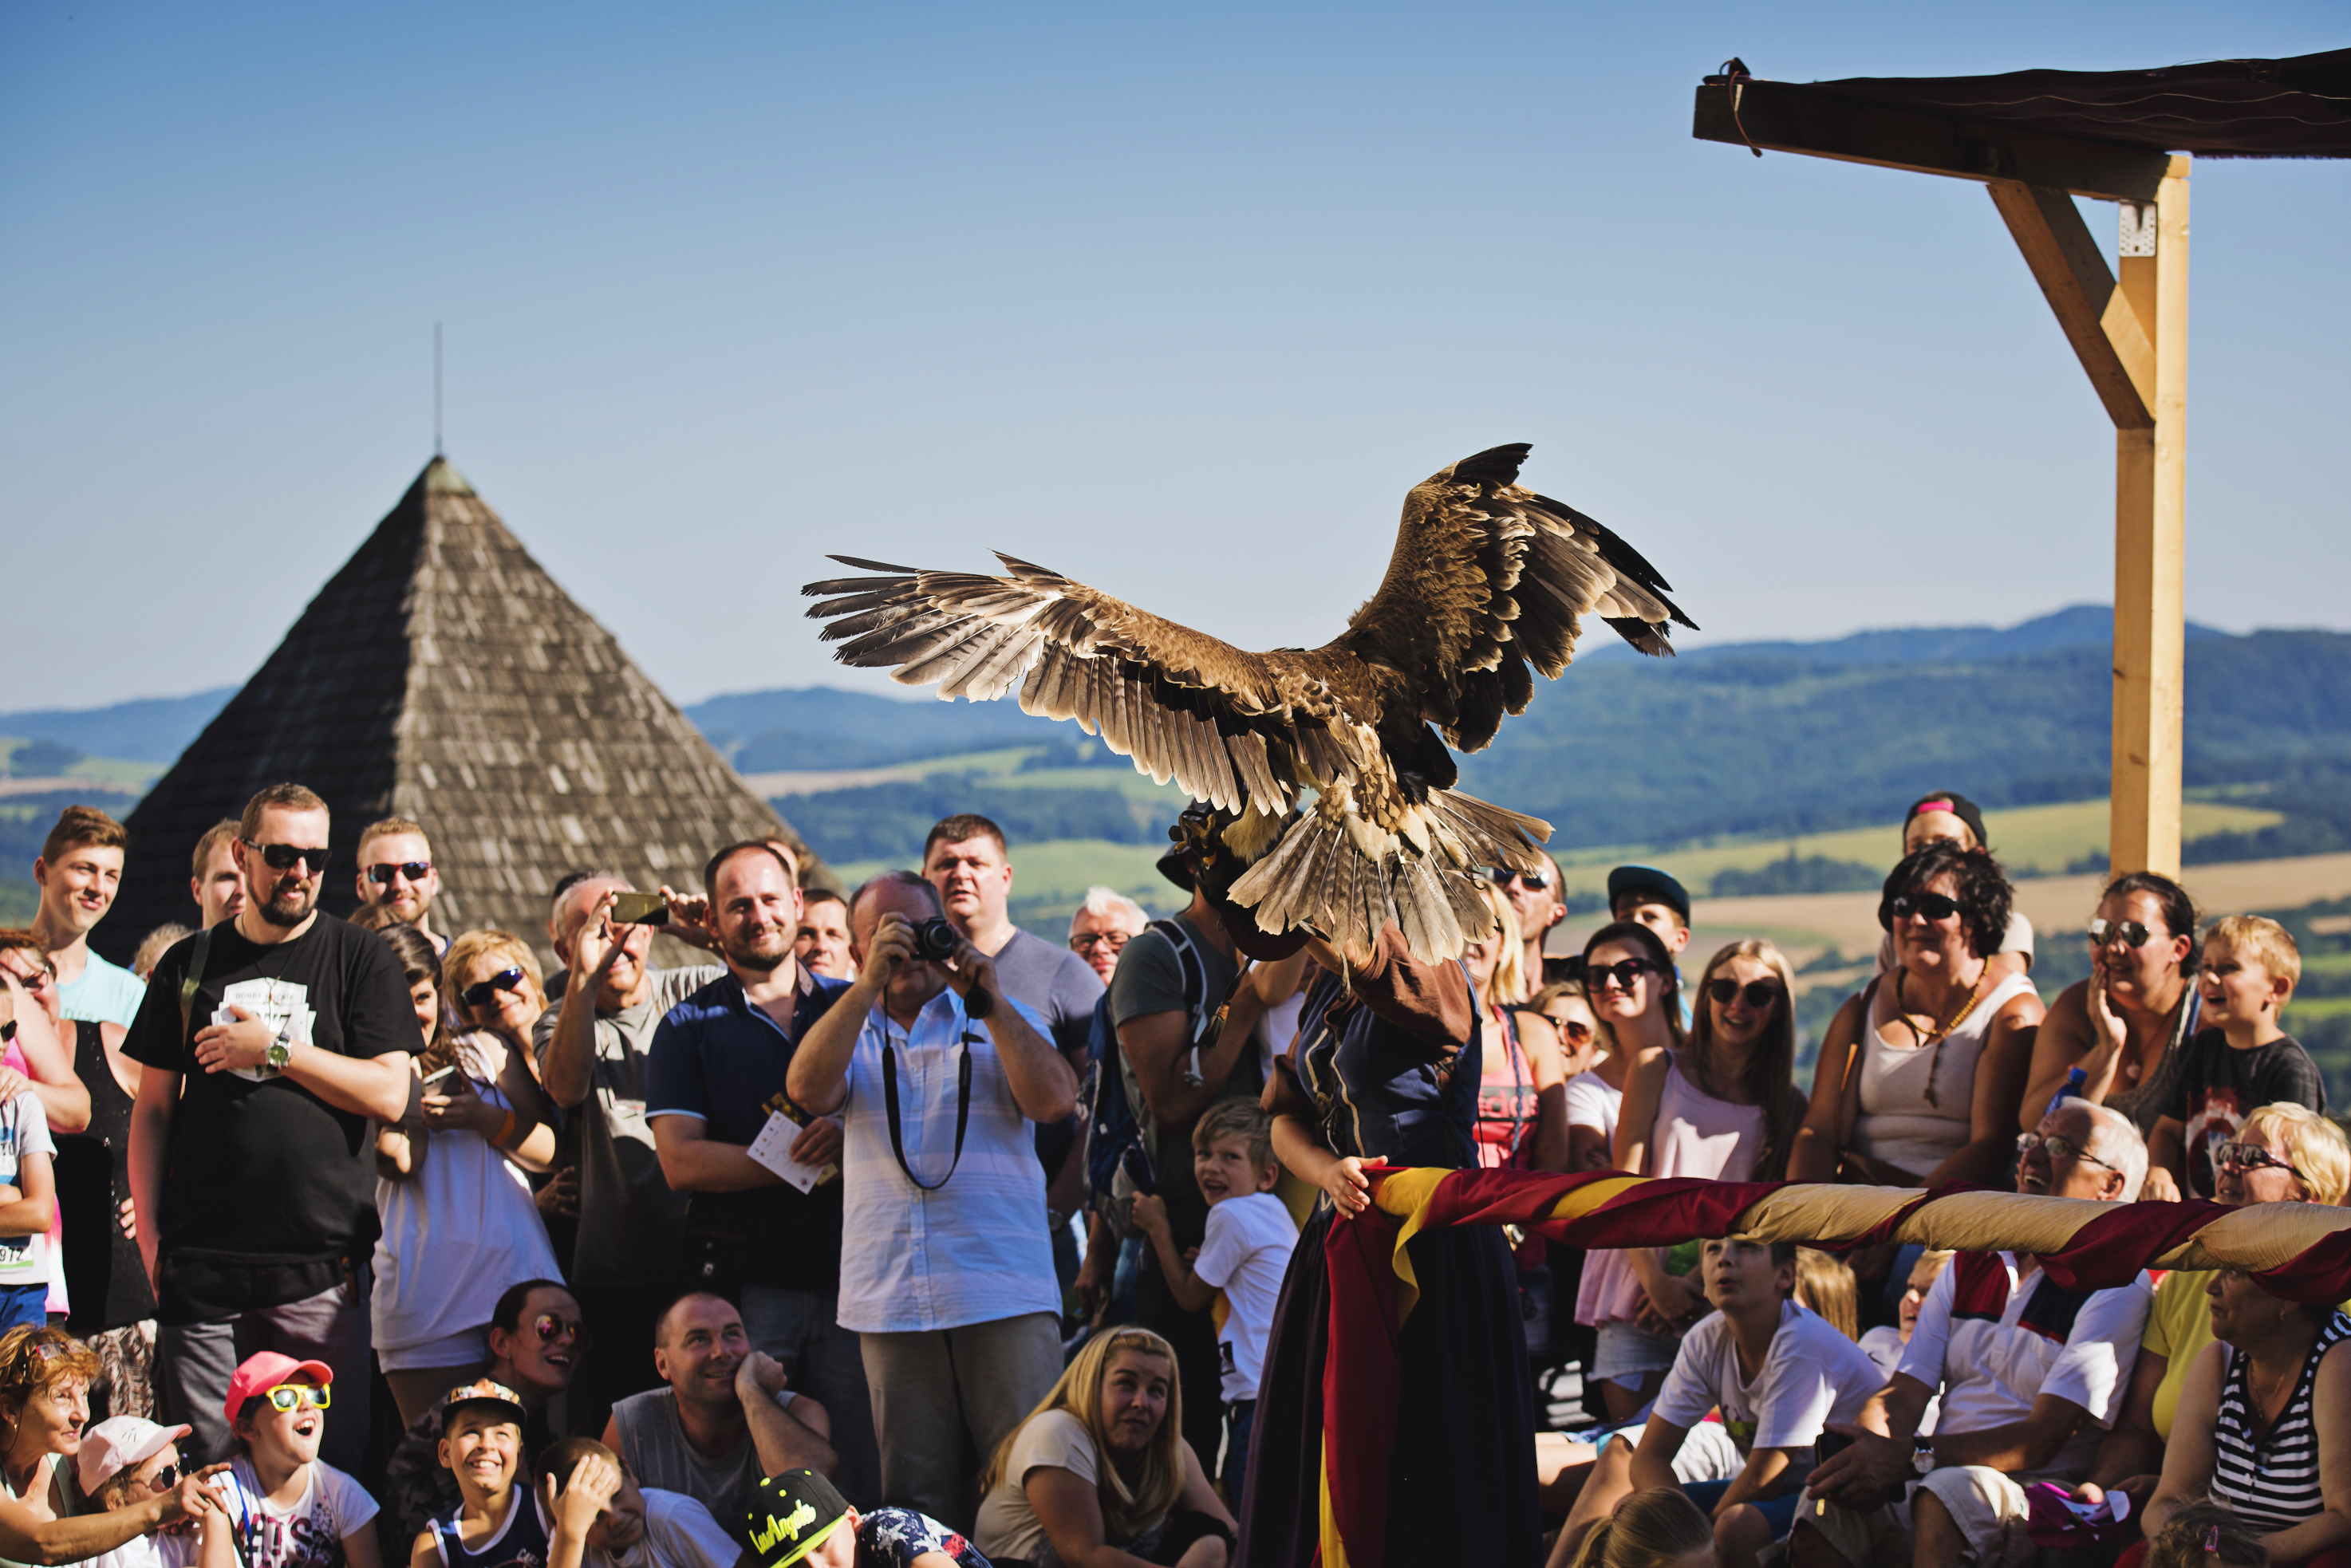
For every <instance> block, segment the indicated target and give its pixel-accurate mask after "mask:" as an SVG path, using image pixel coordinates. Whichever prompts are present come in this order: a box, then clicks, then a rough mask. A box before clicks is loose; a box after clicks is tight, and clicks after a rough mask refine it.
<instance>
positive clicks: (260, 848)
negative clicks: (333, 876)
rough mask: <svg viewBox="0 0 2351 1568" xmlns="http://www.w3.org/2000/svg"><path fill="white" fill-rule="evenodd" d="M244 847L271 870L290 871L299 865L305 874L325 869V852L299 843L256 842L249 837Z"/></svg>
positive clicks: (312, 874)
mask: <svg viewBox="0 0 2351 1568" xmlns="http://www.w3.org/2000/svg"><path fill="white" fill-rule="evenodd" d="M245 847H246V849H249V850H251V851H252V852H254V853H256V854H257V855H259V856H260V857H261V862H262V864H264V865H266V866H267V867H268V868H269V869H270V870H271V871H292V870H293V869H294V868H295V867H296V866H300V867H301V868H302V871H303V874H304V875H306V876H319V875H322V874H323V873H325V872H326V869H327V852H326V851H325V850H324V849H308V848H305V847H304V846H302V845H300V844H256V843H255V842H254V841H252V840H251V839H247V840H246V841H245Z"/></svg>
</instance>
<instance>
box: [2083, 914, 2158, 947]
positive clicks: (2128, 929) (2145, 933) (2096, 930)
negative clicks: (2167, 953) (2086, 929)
mask: <svg viewBox="0 0 2351 1568" xmlns="http://www.w3.org/2000/svg"><path fill="white" fill-rule="evenodd" d="M2153 935H2155V933H2153V932H2151V931H2149V930H2148V929H2147V927H2146V926H2144V925H2140V924H2139V923H2138V922H2137V921H2136V920H2093V921H2091V922H2090V945H2091V946H2094V947H2104V946H2106V945H2107V944H2109V943H2111V942H2114V941H2116V939H2118V938H2119V939H2120V941H2121V942H2122V945H2123V946H2126V947H2144V946H2147V938H2148V937H2149V936H2153Z"/></svg>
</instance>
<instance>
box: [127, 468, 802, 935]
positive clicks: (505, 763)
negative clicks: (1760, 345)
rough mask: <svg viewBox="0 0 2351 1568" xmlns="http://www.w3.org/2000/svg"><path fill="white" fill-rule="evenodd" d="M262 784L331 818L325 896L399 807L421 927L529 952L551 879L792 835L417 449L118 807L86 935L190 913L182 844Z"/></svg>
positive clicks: (347, 888) (350, 901)
mask: <svg viewBox="0 0 2351 1568" xmlns="http://www.w3.org/2000/svg"><path fill="white" fill-rule="evenodd" d="M283 779H291V780H294V781H295V782H298V783H301V784H306V785H308V787H309V788H311V789H315V790H317V791H318V792H319V794H320V795H322V796H324V797H325V798H326V800H327V803H328V805H329V808H331V810H332V811H333V813H334V832H333V838H332V840H331V847H332V849H333V852H334V860H333V862H332V864H331V865H330V866H329V869H328V872H327V880H326V884H325V890H324V894H323V898H322V902H323V903H324V904H325V905H326V907H327V908H328V909H329V910H331V911H333V912H335V913H337V914H349V913H350V910H351V909H352V907H353V905H354V904H355V902H356V900H355V898H354V895H353V891H352V883H353V879H354V877H355V876H356V874H357V868H358V861H357V858H356V856H357V851H358V847H359V835H360V829H362V828H364V827H365V826H366V825H367V824H368V823H370V822H371V821H376V820H378V819H379V818H382V817H388V816H402V817H413V818H414V819H415V820H416V821H419V822H422V823H423V825H424V828H425V831H426V832H427V833H428V834H429V835H430V837H431V839H432V841H433V856H434V862H435V864H437V865H438V866H439V868H440V872H441V885H442V891H441V895H440V898H439V900H438V902H437V903H436V904H434V925H437V926H439V927H440V928H441V929H443V930H445V931H462V930H466V929H469V928H472V927H475V926H486V925H495V926H503V927H505V928H506V929H507V930H509V931H513V932H515V933H517V935H519V936H524V937H525V938H527V939H528V940H529V941H531V942H532V943H534V944H537V945H540V946H542V947H543V945H544V943H545V940H546V930H547V908H548V894H549V891H550V890H551V889H552V888H553V887H554V885H555V883H557V882H558V881H559V880H560V879H561V878H562V877H563V876H564V875H566V874H567V873H570V872H572V871H576V870H589V869H610V870H614V871H618V872H621V873H623V874H625V875H627V876H629V877H630V878H632V880H633V881H634V882H635V883H636V884H637V885H638V886H640V887H644V888H652V887H657V886H659V885H660V884H662V883H664V882H666V883H669V884H670V885H671V886H673V887H677V888H681V889H684V888H687V887H695V886H698V885H699V882H700V877H701V870H702V862H703V861H704V859H705V857H707V856H708V855H709V853H710V852H712V851H713V850H715V849H716V848H718V847H719V846H720V845H722V844H726V843H731V842H734V841H737V840H741V839H750V838H762V837H767V836H770V835H778V834H780V835H781V836H782V837H784V838H785V839H787V840H788V841H790V842H793V843H795V844H797V843H799V837H798V835H797V834H794V833H793V832H792V831H791V830H790V829H789V828H787V827H785V826H784V824H783V822H782V821H780V820H779V819H778V817H777V816H776V814H775V812H774V811H773V810H770V809H769V808H768V805H767V803H766V802H765V801H763V800H760V799H759V798H758V796H756V795H754V794H753V793H752V792H751V790H750V789H749V787H748V786H747V785H746V784H744V782H743V780H742V779H740V778H738V777H737V775H736V773H735V770H734V769H733V768H729V767H728V766H727V765H726V760H725V759H724V758H721V757H720V756H719V755H718V754H717V752H716V751H714V750H713V749H711V747H710V744H709V742H707V741H705V739H703V737H702V734H701V732H700V731H699V730H697V729H695V727H694V726H693V724H692V723H691V722H690V721H688V720H687V718H686V716H684V714H682V713H680V712H679V711H678V710H677V708H676V706H674V704H672V703H671V702H670V700H669V699H668V698H667V697H665V696H664V695H662V693H661V691H660V689H659V688H658V687H656V686H655V685H653V682H652V681H650V680H648V679H646V678H645V675H644V673H643V671H641V670H639V669H638V668H637V666H636V665H635V664H634V663H632V661H631V660H630V658H629V656H628V655H627V654H626V653H622V651H621V645H620V644H619V643H617V642H615V641H614V640H613V637H612V634H611V632H607V631H606V630H604V628H603V627H602V626H601V625H599V624H598V623H597V622H596V619H595V617H593V616H591V615H590V614H589V613H588V612H586V611H585V610H583V609H581V608H580V606H579V605H578V604H577V603H575V602H573V601H572V600H571V598H570V596H569V594H566V593H565V592H564V591H563V590H562V589H560V588H559V587H558V586H556V583H555V580H554V579H552V578H550V577H549V576H548V575H547V572H546V570H544V569H542V568H541V567H540V566H539V564H538V562H537V561H536V560H533V559H531V557H530V553H529V552H528V550H526V549H523V547H522V544H521V541H519V540H518V539H517V538H515V537H514V535H513V534H512V533H510V532H508V531H507V526H506V524H505V523H504V522H502V521H500V520H499V517H498V515H497V514H496V512H494V511H492V510H491V509H490V508H489V507H488V506H487V505H486V504H485V503H484V502H483V501H482V499H481V497H478V496H476V495H475V493H474V488H473V486H471V485H469V484H467V483H466V482H465V476H463V475H461V474H459V473H458V472H457V470H456V468H455V466H453V465H451V464H449V463H448V462H447V461H446V460H445V459H443V458H440V457H435V458H434V460H433V461H432V462H431V463H429V464H427V465H425V467H424V471H423V473H422V474H420V475H418V476H417V478H416V482H415V483H414V484H413V485H411V486H409V487H408V493H407V494H406V495H404V496H402V497H401V498H400V503H399V505H397V506H395V507H392V511H391V512H390V513H389V514H388V515H386V517H384V519H383V521H382V522H381V523H379V524H377V525H376V528H375V532H374V533H372V534H371V535H370V536H369V537H368V539H367V541H366V542H365V543H364V544H362V545H360V548H359V549H358V551H357V552H356V553H354V554H353V555H352V557H351V559H350V560H348V561H346V562H344V563H343V567H342V570H340V571H338V572H336V573H335V575H334V576H333V577H332V578H330V579H329V580H328V582H327V585H326V587H325V588H323V589H322V590H320V591H319V596H318V597H317V598H316V599H314V600H312V601H310V604H309V606H308V609H306V610H304V611H303V612H302V615H301V618H300V619H299V620H298V621H297V622H295V623H294V626H293V629H292V630H291V631H289V632H287V634H286V640H285V641H284V642H283V643H279V644H278V645H277V651H276V652H275V653H271V654H270V655H269V657H268V659H267V660H266V661H265V662H264V663H263V664H262V666H261V668H260V669H259V670H257V671H256V672H255V674H254V675H253V678H252V679H251V680H249V681H247V682H246V685H245V688H244V690H242V691H240V692H239V693H237V695H235V697H234V698H232V699H231V700H230V702H229V705H228V706H226V707H225V708H224V709H222V710H221V713H220V715H219V716H218V717H216V718H214V720H213V722H212V723H211V725H210V726H208V727H206V728H205V730H204V734H203V735H201V736H199V737H197V738H196V740H195V742H194V744H193V745H191V746H190V747H188V749H187V750H186V751H185V752H183V753H182V754H181V757H180V759H179V760H178V761H177V762H176V763H174V764H172V770H171V771H170V772H168V773H166V774H165V775H164V776H163V777H162V779H161V780H159V781H158V782H157V783H156V785H155V787H154V789H152V790H151V791H149V793H148V795H147V796H146V798H145V799H144V800H141V802H140V804H139V808H138V810H136V811H134V812H133V813H132V814H131V821H130V823H129V826H130V829H131V852H130V859H129V864H128V865H127V866H126V867H125V869H124V875H123V882H122V892H121V894H120V897H119V898H118V899H117V900H116V903H115V906H114V909H113V911H112V912H111V913H110V915H109V916H108V917H107V920H106V922H105V924H104V925H100V926H99V930H98V932H97V933H96V934H95V935H97V936H99V937H100V938H103V939H104V940H103V941H102V942H101V946H103V947H105V948H106V949H107V950H108V951H110V952H111V951H113V950H116V949H121V950H123V951H124V952H125V953H127V952H128V950H129V949H130V948H131V947H133V946H136V945H137V944H138V942H139V939H140V938H141V936H143V935H144V934H145V933H146V932H148V931H149V930H151V929H152V928H153V927H154V926H156V925H162V923H164V922H165V921H170V920H178V921H183V922H193V918H194V915H195V907H194V905H193V903H192V902H191V901H190V899H189V895H188V857H189V854H190V852H192V851H193V848H194V847H195V842H196V841H197V839H199V838H201V837H202V836H203V834H204V831H205V830H206V829H207V828H209V827H211V826H212V824H213V823H214V822H216V821H220V820H221V819H222V818H223V817H234V816H236V815H237V814H238V813H239V812H241V811H242V810H244V808H245V802H246V800H247V799H248V798H250V797H251V796H252V795H253V793H254V792H255V791H256V790H257V789H261V788H262V787H263V786H265V785H267V784H272V783H276V782H278V781H279V780H283ZM803 856H804V859H805V858H806V852H805V851H803ZM809 869H810V871H811V872H813V873H818V874H822V872H823V868H822V867H821V866H820V865H818V864H815V863H813V862H810V863H809ZM542 956H543V957H546V958H549V959H550V960H551V958H552V955H551V954H546V953H544V952H542Z"/></svg>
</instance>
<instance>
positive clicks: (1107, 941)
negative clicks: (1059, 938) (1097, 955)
mask: <svg viewBox="0 0 2351 1568" xmlns="http://www.w3.org/2000/svg"><path fill="white" fill-rule="evenodd" d="M1126 944H1127V935H1126V933H1125V932H1123V931H1090V932H1088V933H1086V935H1084V936H1072V937H1071V938H1070V951H1071V952H1072V953H1084V952H1088V951H1090V950H1092V949H1093V948H1096V947H1108V948H1109V949H1110V950H1111V951H1112V952H1113V953H1115V952H1117V951H1118V950H1119V949H1120V948H1122V947H1123V946H1126Z"/></svg>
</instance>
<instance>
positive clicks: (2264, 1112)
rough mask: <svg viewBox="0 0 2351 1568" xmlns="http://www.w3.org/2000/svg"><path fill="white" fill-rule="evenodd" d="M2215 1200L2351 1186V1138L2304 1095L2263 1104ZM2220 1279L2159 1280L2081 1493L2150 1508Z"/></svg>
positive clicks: (2231, 1147) (2209, 1329)
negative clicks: (2110, 1425)
mask: <svg viewBox="0 0 2351 1568" xmlns="http://www.w3.org/2000/svg"><path fill="white" fill-rule="evenodd" d="M2219 1159H2220V1190H2219V1191H2218V1192H2217V1193H2216V1194H2215V1195H2214V1197H2215V1201H2217V1202H2220V1203H2225V1204H2227V1205H2229V1206H2230V1207H2232V1208H2234V1207H2241V1206H2242V1205H2245V1204H2252V1203H2323V1204H2327V1205H2330V1206H2339V1205H2340V1204H2342V1203H2343V1201H2344V1200H2345V1198H2346V1196H2351V1139H2346V1137H2345V1136H2344V1134H2343V1129H2342V1128H2340V1127H2339V1126H2337V1125H2335V1124H2334V1123H2333V1122H2330V1121H2328V1120H2327V1119H2326V1118H2325V1117H2324V1116H2322V1115H2320V1114H2319V1113H2317V1112H2315V1111H2313V1110H2311V1109H2310V1108H2309V1107H2308V1106H2306V1105H2295V1104H2292V1103H2288V1104H2282V1105H2262V1106H2259V1107H2257V1108H2256V1109H2255V1110H2254V1111H2253V1112H2252V1113H2251V1114H2249V1115H2248V1116H2246V1118H2245V1121H2244V1124H2243V1125H2242V1126H2241V1127H2240V1128H2238V1130H2237V1135H2236V1138H2235V1140H2234V1141H2233V1142H2231V1143H2227V1144H2223V1145H2220V1151H2219ZM2212 1279H2213V1275H2212V1273H2211V1271H2210V1270H2200V1269H2175V1270H2172V1271H2171V1272H2169V1273H2168V1274H2166V1275H2165V1276H2164V1277H2163V1279H2162V1280H2161V1281H2159V1282H2158V1284H2157V1285H2156V1287H2155V1304H2154V1306H2153V1307H2152V1308H2150V1309H2149V1310H2148V1312H2147V1332H2146V1335H2145V1337H2144V1338H2142V1339H2141V1340H2140V1341H2139V1350H2138V1360H2137V1362H2135V1363H2133V1364H2132V1366H2131V1380H2130V1387H2129V1389H2128V1390H2127V1391H2126V1393H2125V1394H2124V1396H2123V1407H2122V1413H2121V1414H2120V1415H2119V1416H2116V1418H2115V1425H2114V1429H2113V1430H2112V1431H2110V1432H2108V1433H2107V1434H2106V1436H2105V1439H2104V1440H2103V1441H2102V1442H2101V1443H2100V1444H2099V1445H2098V1460H2097V1463H2096V1464H2095V1465H2094V1466H2093V1467H2091V1469H2090V1476H2089V1479H2088V1481H2087V1482H2086V1483H2085V1484H2084V1485H2083V1487H2082V1488H2081V1489H2080V1490H2078V1491H2077V1492H2076V1493H2075V1494H2074V1495H2075V1496H2077V1497H2078V1498H2080V1499H2081V1500H2083V1501H2085V1502H2096V1501H2098V1500H2100V1499H2101V1498H2102V1497H2103V1496H2105V1493H2106V1492H2109V1491H2124V1492H2128V1493H2129V1494H2130V1500H2131V1504H2132V1506H2133V1508H2134V1509H2135V1510H2136V1511H2139V1512H2142V1513H2143V1512H2145V1511H2146V1510H2147V1503H2148V1500H2150V1498H2151V1497H2152V1496H2153V1494H2154V1491H2155V1488H2156V1482H2157V1479H2158V1475H2159V1473H2160V1472H2161V1470H2162V1469H2163V1464H2164V1448H2165V1445H2166V1444H2167V1443H2168V1442H2169V1441H2170V1440H2171V1436H2172V1434H2173V1432H2174V1431H2176V1430H2177V1429H2178V1428H2179V1421H2180V1419H2181V1414H2182V1409H2181V1407H2182V1402H2183V1399H2184V1397H2185V1396H2186V1392H2187V1388H2188V1384H2189V1374H2190V1373H2191V1372H2192V1371H2193V1370H2194V1369H2195V1365H2196V1360H2197V1357H2198V1355H2199V1354H2200V1353H2201V1352H2202V1351H2203V1350H2204V1348H2205V1347H2206V1346H2207V1345H2210V1343H2212V1334H2213V1320H2212V1313H2211V1310H2210V1308H2211V1301H2210V1297H2209V1296H2208V1295H2207V1294H2206V1287H2208V1286H2209V1285H2210V1283H2211V1281H2212Z"/></svg>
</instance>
